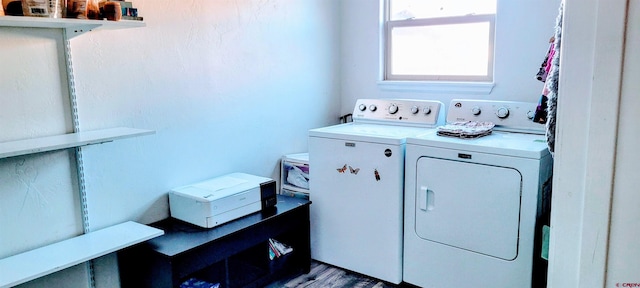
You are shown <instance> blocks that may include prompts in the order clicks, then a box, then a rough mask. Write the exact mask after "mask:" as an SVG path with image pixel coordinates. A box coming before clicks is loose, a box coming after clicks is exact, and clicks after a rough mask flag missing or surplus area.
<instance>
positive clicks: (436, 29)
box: [383, 0, 497, 82]
mask: <svg viewBox="0 0 640 288" xmlns="http://www.w3.org/2000/svg"><path fill="white" fill-rule="evenodd" d="M383 1H386V3H385V24H386V25H385V29H386V31H385V34H386V35H385V36H386V41H385V52H384V58H385V60H384V80H407V81H460V82H492V81H493V58H494V57H493V54H494V52H493V43H494V34H495V15H496V1H497V0H429V1H425V0H383Z"/></svg>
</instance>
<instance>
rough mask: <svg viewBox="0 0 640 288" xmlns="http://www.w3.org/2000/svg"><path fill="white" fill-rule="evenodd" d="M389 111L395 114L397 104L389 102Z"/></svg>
mask: <svg viewBox="0 0 640 288" xmlns="http://www.w3.org/2000/svg"><path fill="white" fill-rule="evenodd" d="M389 113H390V114H396V113H398V105H396V104H391V106H389Z"/></svg>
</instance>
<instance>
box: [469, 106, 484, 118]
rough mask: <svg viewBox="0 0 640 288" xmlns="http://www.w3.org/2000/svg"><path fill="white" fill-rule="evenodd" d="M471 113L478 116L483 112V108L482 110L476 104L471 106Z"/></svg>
mask: <svg viewBox="0 0 640 288" xmlns="http://www.w3.org/2000/svg"><path fill="white" fill-rule="evenodd" d="M471 113H472V114H473V115H476V116H477V115H480V113H482V110H480V107H478V106H475V107H473V108H471Z"/></svg>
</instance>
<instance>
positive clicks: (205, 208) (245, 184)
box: [169, 173, 277, 228]
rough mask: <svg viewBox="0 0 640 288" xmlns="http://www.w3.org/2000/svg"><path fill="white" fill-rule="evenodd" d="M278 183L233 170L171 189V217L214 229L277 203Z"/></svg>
mask: <svg viewBox="0 0 640 288" xmlns="http://www.w3.org/2000/svg"><path fill="white" fill-rule="evenodd" d="M276 202H277V200H276V183H275V181H274V180H272V179H270V178H265V177H260V176H254V175H249V174H245V173H232V174H228V175H225V176H220V177H217V178H213V179H210V180H206V181H203V182H199V183H195V184H191V185H187V186H183V187H179V188H175V189H173V190H172V191H170V192H169V209H170V210H171V217H173V218H176V219H180V220H182V221H185V222H189V223H191V224H194V225H198V226H200V227H204V228H212V227H215V226H218V225H220V224H223V223H225V222H228V221H231V220H233V219H236V218H240V217H242V216H245V215H248V214H251V213H254V212H257V211H260V210H261V209H264V208H269V207H273V206H275V204H276Z"/></svg>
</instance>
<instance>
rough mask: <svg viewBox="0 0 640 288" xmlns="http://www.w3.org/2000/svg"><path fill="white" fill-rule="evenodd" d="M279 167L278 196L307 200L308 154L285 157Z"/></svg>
mask: <svg viewBox="0 0 640 288" xmlns="http://www.w3.org/2000/svg"><path fill="white" fill-rule="evenodd" d="M280 167H281V168H280V183H281V187H280V194H282V195H287V196H293V197H301V198H306V199H309V153H298V154H289V155H285V156H283V157H282V161H281V165H280Z"/></svg>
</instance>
